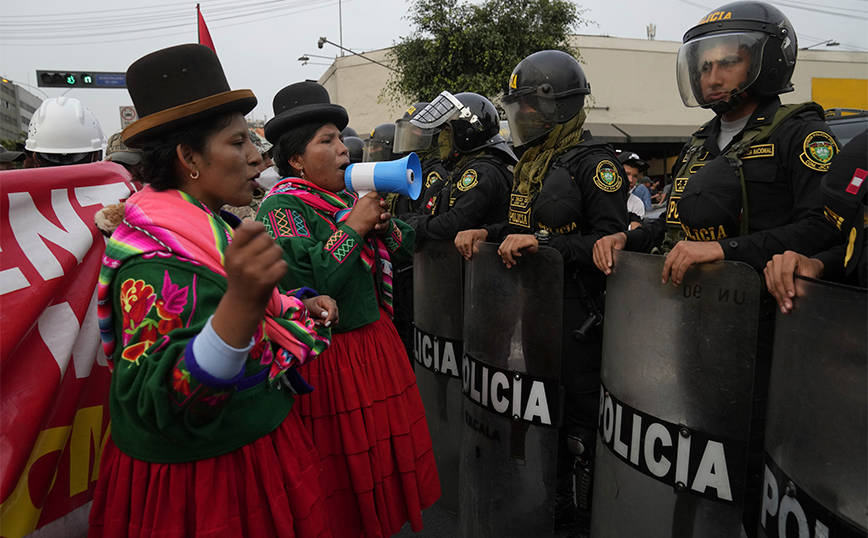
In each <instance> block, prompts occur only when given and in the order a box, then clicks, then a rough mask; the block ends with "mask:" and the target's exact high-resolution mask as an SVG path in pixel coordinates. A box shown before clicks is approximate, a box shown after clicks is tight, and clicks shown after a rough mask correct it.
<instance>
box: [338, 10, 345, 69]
mask: <svg viewBox="0 0 868 538" xmlns="http://www.w3.org/2000/svg"><path fill="white" fill-rule="evenodd" d="M338 27H339V29H340V35H339V37H340V41H341V56H343V55H344V18H343V10H342V9H341V0H338Z"/></svg>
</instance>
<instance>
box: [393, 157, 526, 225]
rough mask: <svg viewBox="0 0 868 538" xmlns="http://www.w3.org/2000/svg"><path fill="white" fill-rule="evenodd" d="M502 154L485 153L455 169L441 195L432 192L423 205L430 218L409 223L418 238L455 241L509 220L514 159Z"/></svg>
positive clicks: (421, 218)
mask: <svg viewBox="0 0 868 538" xmlns="http://www.w3.org/2000/svg"><path fill="white" fill-rule="evenodd" d="M507 159H508V158H507V157H502V156H501V154H500V153H499V152H491V153H488V152H486V153H483V154H482V155H479V156H477V157H475V158H473V159H471V160H470V161H469V162H468V163H467V164H466V165H465V166H464V167H463V168H461V169H460V170H455V171H453V173H452V174H451V176H450V178H449V180H448V181H447V182H446V183H445V184H444V185H443V187H442V188H441V189H440V190H439V192H433V191H435V189H433V188H431V189H428V191H426V192H427V194H428V195H429V199H428V200H427V201H426V202H425V204H424V205H423V206H422V209H421V211H423V212H424V211H425V209H426V208H430V209H431V210H432V214H430V215H418V216H414V217H413V218H410V219H408V220H407V223H408V224H410V225H411V226H412V227H413V229H414V230H416V237H417V239H431V240H435V241H436V240H444V239H454V238H455V236H456V235H457V234H458V232H460V231H462V230H469V229H471V228H480V227H482V226H484V225H486V224H493V223H496V222H501V221H504V220H506V214H507V209H508V206H509V191H510V189H511V188H512V170H511V168H510V166H511V165H512V164H513V162H512V160H511V159H508V160H509V162H507Z"/></svg>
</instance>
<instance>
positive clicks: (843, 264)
mask: <svg viewBox="0 0 868 538" xmlns="http://www.w3.org/2000/svg"><path fill="white" fill-rule="evenodd" d="M821 190H822V192H823V199H824V205H823V212H824V214H825V216H826V220H827V221H828V223H829V224H830V225H831V226H833V227H834V229H835V233H836V234H837V235H838V236H839V240H841V241H843V243H842V244H841V245H838V246H836V247H834V248H832V249H831V250H829V251H826V252H821V253H819V254H817V255H816V256H814V258H817V259H818V260H820V261H822V262H823V266H824V269H823V280H831V281H834V282H841V283H844V284H849V285H852V286H859V287H862V288H864V287H868V248H866V242H868V234H866V233H865V228H866V226H868V211H866V202H868V131H863V132H862V134H859V135H857V136H856V137H854V138H853V140H851V141H850V142H849V143H848V144H847V145H846V146H844V147H843V148H841V154H840V155H838V156H837V157H836V158H835V162H834V163H832V166H831V167H830V168H829V172H828V173H827V174H826V175H825V176H824V177H823V181H822V183H821Z"/></svg>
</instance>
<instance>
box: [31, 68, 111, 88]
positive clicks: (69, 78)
mask: <svg viewBox="0 0 868 538" xmlns="http://www.w3.org/2000/svg"><path fill="white" fill-rule="evenodd" d="M126 78H127V77H126V73H105V72H102V73H93V72H90V71H89V72H83V71H67V72H65V71H37V72H36V81H37V83H36V85H37V86H39V87H40V88H126V87H127V80H126Z"/></svg>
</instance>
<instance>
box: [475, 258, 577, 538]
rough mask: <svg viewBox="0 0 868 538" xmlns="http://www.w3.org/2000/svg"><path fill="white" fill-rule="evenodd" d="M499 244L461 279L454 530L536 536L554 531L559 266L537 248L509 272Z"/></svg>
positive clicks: (477, 535)
mask: <svg viewBox="0 0 868 538" xmlns="http://www.w3.org/2000/svg"><path fill="white" fill-rule="evenodd" d="M497 246H498V245H495V244H493V243H482V244H481V246H480V249H479V252H477V253H475V254H474V255H473V258H472V260H471V261H470V262H469V263H468V264H467V269H466V275H465V307H464V360H463V362H462V386H463V391H464V397H463V398H462V400H463V420H464V424H463V427H462V429H461V456H460V461H459V482H460V492H459V498H460V506H461V508H460V509H459V511H458V520H459V528H460V531H461V537H462V538H483V537H485V538H489V537H497V538H511V537H516V538H518V537H521V538H525V537H529V536H533V537H540V536H546V535H551V533H552V532H553V527H554V493H555V481H556V466H557V450H558V443H557V441H558V425H559V423H560V420H561V412H562V399H563V397H562V389H561V387H560V361H561V317H562V314H561V305H562V296H563V260H562V258H561V255H560V254H559V253H558V252H557V251H555V250H554V249H551V248H548V247H543V248H540V249H539V251H538V252H537V253H536V254H524V255H523V256H522V257H521V259H520V261H519V263H518V265H516V266H515V267H513V268H512V269H507V268H506V266H505V265H504V264H503V262H502V261H501V258H500V256H498V255H497Z"/></svg>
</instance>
